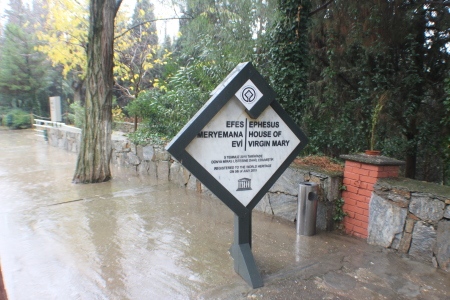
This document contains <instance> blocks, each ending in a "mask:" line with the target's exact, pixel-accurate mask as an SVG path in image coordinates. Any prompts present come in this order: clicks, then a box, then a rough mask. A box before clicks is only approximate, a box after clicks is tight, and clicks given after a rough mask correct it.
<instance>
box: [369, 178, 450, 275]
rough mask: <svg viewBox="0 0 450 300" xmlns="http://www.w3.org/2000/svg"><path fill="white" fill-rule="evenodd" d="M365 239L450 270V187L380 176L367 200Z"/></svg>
mask: <svg viewBox="0 0 450 300" xmlns="http://www.w3.org/2000/svg"><path fill="white" fill-rule="evenodd" d="M367 241H368V243H370V244H376V245H381V246H384V247H386V248H392V249H395V250H398V251H399V252H402V253H408V254H409V255H411V256H412V257H414V258H416V259H418V260H421V261H425V262H428V263H432V264H433V265H434V266H435V267H439V268H441V269H443V270H446V271H448V272H450V187H448V186H442V185H438V184H434V183H425V182H421V181H416V180H412V179H405V178H383V179H379V180H378V182H377V183H376V184H375V186H374V192H373V195H372V198H371V201H370V217H369V228H368V239H367Z"/></svg>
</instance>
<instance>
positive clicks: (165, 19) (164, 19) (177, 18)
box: [114, 17, 192, 39]
mask: <svg viewBox="0 0 450 300" xmlns="http://www.w3.org/2000/svg"><path fill="white" fill-rule="evenodd" d="M182 19H189V20H190V19H192V18H186V17H176V18H163V19H155V20H148V21H144V22H142V23H139V24H137V25H135V26H133V27H131V28H128V29H127V30H125V31H124V32H122V33H121V34H119V35H118V36H116V37H115V38H114V39H118V38H120V37H122V36H124V35H125V34H126V33H127V32H129V31H130V30H133V29H134V28H136V27H139V26H141V25H144V24H147V23H152V22H156V21H167V20H182Z"/></svg>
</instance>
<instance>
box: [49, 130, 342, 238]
mask: <svg viewBox="0 0 450 300" xmlns="http://www.w3.org/2000/svg"><path fill="white" fill-rule="evenodd" d="M66 127H68V126H66ZM66 127H64V128H50V129H48V141H49V144H50V145H52V146H55V147H61V148H63V149H66V150H68V151H72V152H77V151H78V149H79V141H80V136H81V130H80V129H78V128H73V127H70V128H66ZM111 163H112V164H117V165H122V166H127V167H128V168H132V169H134V170H135V171H136V172H138V173H141V174H147V175H150V176H153V177H156V178H158V179H162V180H169V181H172V182H174V183H176V184H178V185H180V186H184V187H186V188H188V189H190V190H195V191H197V192H199V193H204V194H207V195H210V196H213V197H215V196H214V195H213V194H212V193H211V192H210V191H209V190H208V189H207V188H206V187H205V186H204V185H203V184H202V183H201V182H200V181H198V180H197V179H196V178H195V177H194V176H193V175H191V174H190V172H188V171H187V170H186V169H185V168H184V167H183V166H182V165H181V164H180V163H178V162H177V161H176V160H174V159H173V158H172V156H171V155H170V154H169V153H168V152H167V151H166V150H165V149H164V147H163V146H160V145H147V146H136V145H134V144H132V143H131V142H130V141H128V140H127V139H126V138H125V137H123V136H117V135H113V137H112V155H111ZM303 181H313V182H316V183H318V184H319V193H318V194H319V205H318V211H317V224H316V225H317V228H318V229H321V230H333V229H334V220H333V217H334V211H335V200H336V199H338V198H339V197H340V189H339V188H340V186H341V185H342V172H334V173H333V172H331V173H326V172H323V171H320V170H316V169H312V168H301V167H298V166H296V165H291V167H289V168H288V169H287V170H286V171H285V172H284V173H283V175H282V176H281V177H280V178H279V179H278V181H277V182H276V183H275V184H274V185H273V186H272V188H271V189H270V190H269V192H268V193H267V194H266V195H265V196H264V198H263V199H262V200H261V201H260V203H258V205H257V206H256V207H255V210H259V211H262V212H264V213H267V214H270V215H274V216H277V217H280V218H283V219H286V220H289V221H292V222H294V221H295V220H296V215H297V196H298V184H299V183H300V182H303Z"/></svg>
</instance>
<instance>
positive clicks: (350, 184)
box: [342, 155, 402, 238]
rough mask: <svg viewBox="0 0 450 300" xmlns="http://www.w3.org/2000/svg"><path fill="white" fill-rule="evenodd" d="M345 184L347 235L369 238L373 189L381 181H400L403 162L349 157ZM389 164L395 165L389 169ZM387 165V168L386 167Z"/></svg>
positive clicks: (346, 163)
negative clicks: (391, 179) (370, 203)
mask: <svg viewBox="0 0 450 300" xmlns="http://www.w3.org/2000/svg"><path fill="white" fill-rule="evenodd" d="M343 158H345V159H346V162H345V169H344V180H343V184H344V186H345V187H346V190H344V191H343V192H342V198H343V199H344V203H345V204H344V206H343V210H344V212H346V213H347V216H346V217H345V218H344V222H343V225H344V230H345V232H346V233H348V234H351V235H354V236H358V237H361V238H367V236H368V231H367V229H368V225H369V202H370V198H371V196H372V191H373V186H374V184H375V183H376V182H377V180H378V178H383V177H398V170H399V165H400V164H401V163H402V162H399V161H396V160H392V159H388V158H384V157H380V156H376V157H373V158H371V157H370V156H367V155H348V156H347V155H345V156H343ZM389 162H390V163H392V164H395V165H389ZM386 164H387V165H386Z"/></svg>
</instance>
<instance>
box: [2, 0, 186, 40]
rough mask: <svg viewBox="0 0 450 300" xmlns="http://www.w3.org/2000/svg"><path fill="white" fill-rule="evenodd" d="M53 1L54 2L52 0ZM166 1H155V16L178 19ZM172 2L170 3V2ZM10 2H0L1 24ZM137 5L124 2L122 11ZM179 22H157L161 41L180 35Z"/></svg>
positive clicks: (126, 0) (4, 20)
mask: <svg viewBox="0 0 450 300" xmlns="http://www.w3.org/2000/svg"><path fill="white" fill-rule="evenodd" d="M23 1H24V3H31V0H23ZM50 1H52V0H50ZM163 2H165V1H158V0H157V1H153V3H154V5H155V12H154V13H155V16H156V18H157V19H163V18H173V17H177V16H178V13H177V12H176V11H175V9H174V7H172V6H170V5H164V4H163ZM169 2H170V1H169ZM8 4H9V0H0V23H2V24H4V23H5V22H6V16H5V10H6V9H8V8H9V5H8ZM135 5H136V0H123V2H122V5H121V7H120V9H126V10H127V11H129V12H130V16H131V13H132V11H133V8H134V6H135ZM178 24H179V23H178V20H168V21H157V22H156V27H157V30H158V34H159V41H160V42H163V41H164V37H165V35H166V34H167V35H169V36H170V37H171V38H172V40H173V39H174V38H175V37H176V36H177V35H178V30H179V29H178V27H179V26H178Z"/></svg>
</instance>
